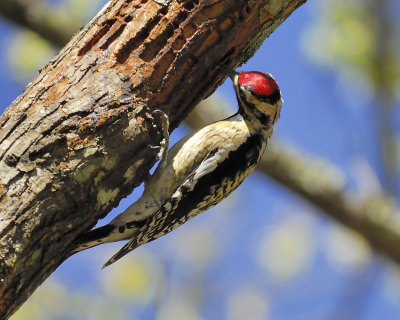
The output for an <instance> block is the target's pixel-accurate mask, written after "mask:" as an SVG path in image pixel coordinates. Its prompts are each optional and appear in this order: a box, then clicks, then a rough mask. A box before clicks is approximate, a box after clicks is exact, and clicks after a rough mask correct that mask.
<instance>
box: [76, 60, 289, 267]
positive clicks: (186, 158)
mask: <svg viewBox="0 0 400 320" xmlns="http://www.w3.org/2000/svg"><path fill="white" fill-rule="evenodd" d="M223 69H224V70H225V71H226V72H227V73H228V75H229V76H230V77H231V78H232V80H233V83H234V87H235V91H236V95H237V99H238V103H239V110H238V112H237V113H236V114H234V115H233V116H231V117H229V118H227V119H225V120H221V121H217V122H215V123H213V124H210V125H208V126H206V127H204V128H202V129H200V130H198V131H196V132H194V133H192V134H190V135H188V136H186V137H185V138H183V139H182V140H180V141H179V142H178V143H176V144H175V145H174V146H173V147H172V148H171V149H170V150H169V151H168V143H167V146H166V147H165V151H164V156H163V159H162V160H161V162H160V164H159V165H158V167H157V169H156V170H155V172H154V174H153V175H152V176H151V178H150V179H149V181H147V183H146V184H145V189H144V192H143V195H142V196H141V198H140V199H139V200H138V201H136V202H135V203H133V204H132V205H131V206H130V207H129V208H128V209H127V210H126V211H125V212H123V213H122V214H120V215H119V216H117V217H116V218H115V219H114V220H113V221H111V222H110V223H109V224H107V225H105V226H103V227H99V228H96V229H93V230H91V231H88V232H86V233H84V234H83V235H81V236H80V237H79V238H78V239H77V241H76V247H75V248H74V250H73V252H78V251H81V250H84V249H87V248H90V247H93V246H96V245H98V244H101V243H105V242H114V241H118V240H124V239H129V242H128V243H127V244H126V245H125V246H123V247H122V249H121V250H119V251H118V252H117V253H116V254H115V255H114V256H113V257H112V258H111V259H110V260H109V261H107V262H106V263H105V265H104V266H103V267H105V266H108V265H110V264H111V263H113V262H115V261H117V260H118V259H120V258H121V257H123V256H124V255H125V254H127V253H128V252H129V251H131V250H133V249H135V248H137V247H138V246H140V245H142V244H144V243H147V242H150V241H152V240H154V239H157V238H159V237H161V236H163V235H165V234H166V233H168V232H170V231H172V230H174V229H175V228H177V227H178V226H180V225H181V224H183V223H185V222H186V221H188V220H189V219H191V218H193V217H195V216H196V215H198V214H200V213H202V212H203V211H205V210H207V209H209V208H211V207H213V206H215V205H216V204H217V203H219V202H220V201H221V200H222V199H224V198H225V197H227V196H228V195H229V194H230V193H231V192H232V191H233V190H235V189H236V188H237V187H238V186H239V185H240V184H241V183H242V181H243V180H244V179H245V178H246V177H247V176H248V175H249V174H250V173H251V172H252V171H253V169H254V167H255V166H256V164H257V162H258V161H259V160H260V158H261V156H262V154H263V153H264V150H265V147H266V145H267V139H268V138H269V137H270V136H271V134H272V131H273V126H274V124H275V122H276V121H277V120H278V118H279V113H280V110H281V105H282V98H281V92H280V90H279V87H278V84H277V83H276V81H275V80H274V78H273V77H272V76H271V75H270V74H268V73H262V72H240V73H236V72H235V71H233V70H229V69H227V68H226V67H223ZM167 121H168V120H167V118H166V116H165V115H164V133H165V134H166V140H167V141H168V130H166V129H165V127H166V126H168V123H167Z"/></svg>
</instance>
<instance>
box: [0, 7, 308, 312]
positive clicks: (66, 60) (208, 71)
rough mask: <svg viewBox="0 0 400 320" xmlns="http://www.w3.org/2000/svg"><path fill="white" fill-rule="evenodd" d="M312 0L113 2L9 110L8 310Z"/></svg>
mask: <svg viewBox="0 0 400 320" xmlns="http://www.w3.org/2000/svg"><path fill="white" fill-rule="evenodd" d="M303 2H305V0H285V1H268V0H259V1H244V0H241V1H239V0H225V1H217V0H192V1H188V0H186V1H181V0H180V1H179V0H172V1H171V0H157V1H156V0H142V1H138V0H136V1H132V0H114V1H111V2H110V3H109V4H108V5H107V7H106V8H104V9H103V10H102V11H101V12H100V13H99V14H98V15H97V16H96V17H95V18H94V19H93V20H92V21H91V22H90V23H89V24H88V25H87V26H85V27H84V28H83V29H82V30H81V31H80V32H79V33H78V34H77V35H76V36H75V37H74V38H73V39H72V40H71V41H70V42H69V43H68V44H67V45H66V47H65V48H64V49H63V50H62V51H61V52H60V53H59V54H58V55H57V56H56V57H55V58H54V59H53V60H52V61H50V63H49V64H48V65H47V66H46V67H45V68H43V69H42V70H41V71H40V72H39V75H38V76H37V78H36V79H35V80H34V81H33V82H32V83H30V84H29V85H28V86H27V88H26V89H25V91H24V92H23V94H22V95H21V96H20V97H18V98H17V99H16V100H15V101H14V102H13V104H12V105H11V106H10V107H9V108H8V109H7V110H6V111H5V113H4V114H3V115H2V117H1V118H0V124H1V129H0V208H1V218H0V243H1V246H0V257H1V260H0V284H1V286H0V297H1V299H0V318H1V319H6V318H8V317H9V316H10V315H11V314H12V313H13V312H14V311H15V310H16V309H17V308H18V306H19V305H21V304H22V303H23V302H24V301H25V300H26V299H27V298H28V297H29V295H30V294H31V293H32V292H33V291H34V290H35V288H36V287H37V286H38V285H39V284H40V283H41V282H42V281H43V280H44V279H45V278H46V277H48V276H49V275H50V274H51V273H52V272H53V271H54V270H55V269H56V268H57V266H58V265H59V264H60V263H62V261H64V260H65V259H66V258H67V257H68V252H69V245H70V244H71V242H72V241H73V239H74V238H75V237H76V236H77V235H78V234H80V233H81V232H83V231H84V230H87V229H88V228H90V227H92V226H93V225H94V224H95V223H96V222H97V220H98V219H99V218H101V217H104V216H105V215H106V214H107V213H108V212H109V211H110V210H111V209H112V208H113V207H115V206H116V205H117V204H118V203H119V201H120V199H121V198H123V197H125V196H126V195H128V194H129V193H130V192H131V191H132V189H133V188H134V187H135V186H137V185H139V184H140V183H141V182H142V181H143V179H144V178H145V176H146V175H147V172H148V170H149V169H150V168H151V167H152V165H153V164H154V163H155V161H156V160H157V154H158V151H159V147H158V145H159V141H160V139H161V136H160V130H159V128H158V126H157V124H156V122H155V121H153V120H154V119H153V117H152V111H153V110H155V109H162V110H163V111H164V112H165V113H166V114H167V115H168V116H169V118H170V123H171V130H172V129H173V128H175V127H176V126H177V125H178V124H179V123H180V121H182V119H183V118H184V117H185V116H186V114H187V113H188V112H189V111H190V110H191V108H193V107H194V106H195V105H196V104H197V103H198V102H199V101H200V100H201V99H203V98H204V97H205V96H207V95H209V94H210V93H212V92H213V91H214V89H215V88H216V87H217V85H218V84H220V83H221V81H222V80H223V79H224V75H223V74H222V73H221V72H220V70H219V69H218V68H217V66H218V64H219V63H225V64H227V65H231V66H237V65H238V64H240V63H242V62H243V61H245V60H247V59H248V58H249V57H251V56H252V55H253V54H254V52H255V51H256V49H257V48H258V47H259V46H260V45H261V43H262V42H263V40H264V39H265V38H266V37H267V36H268V35H269V34H270V33H271V32H272V31H273V30H274V29H275V28H276V27H277V26H278V25H279V24H280V23H282V22H283V21H284V20H285V19H286V18H287V17H288V16H289V15H290V14H291V13H292V12H293V11H294V10H295V9H296V8H297V7H298V6H300V5H301V4H302V3H303Z"/></svg>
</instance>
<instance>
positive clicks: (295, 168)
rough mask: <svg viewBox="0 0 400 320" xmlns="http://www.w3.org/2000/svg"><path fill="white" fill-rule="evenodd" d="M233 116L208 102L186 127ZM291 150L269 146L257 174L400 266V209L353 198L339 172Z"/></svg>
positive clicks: (381, 201)
mask: <svg viewBox="0 0 400 320" xmlns="http://www.w3.org/2000/svg"><path fill="white" fill-rule="evenodd" d="M210 104H211V105H210ZM230 112H232V110H230V109H229V108H228V107H227V106H226V105H225V104H224V103H223V102H221V101H218V100H217V101H216V100H214V99H208V100H206V101H204V102H202V103H200V105H199V106H198V107H197V108H196V109H195V110H193V111H192V113H191V114H190V115H189V116H188V118H187V119H186V123H187V124H188V125H189V126H191V127H192V128H193V129H198V128H201V127H203V126H204V125H206V124H208V123H211V122H213V121H217V120H220V119H223V118H224V117H226V116H227V115H228V114H229V113H230ZM279 145H281V144H279ZM288 150H290V148H287V147H283V146H278V143H270V144H269V145H268V148H267V151H266V152H265V155H264V157H263V158H262V160H261V161H260V163H259V165H258V166H257V168H258V170H260V171H261V172H262V173H263V174H265V175H266V176H268V177H269V178H271V179H273V180H275V181H277V182H279V183H280V184H281V185H283V186H284V187H285V188H288V189H289V190H291V191H292V192H294V193H295V194H296V195H298V196H300V198H301V199H305V200H307V201H308V202H309V203H311V204H312V205H314V206H315V207H317V208H319V209H320V210H322V212H323V213H325V214H326V215H327V216H329V217H331V218H332V219H334V220H335V221H338V222H340V223H341V224H343V225H345V226H347V227H349V228H352V229H354V230H355V231H357V232H359V233H360V234H361V235H362V236H363V237H364V238H365V239H366V240H367V241H368V243H369V244H370V245H371V247H372V248H373V249H375V250H377V251H378V252H380V253H383V254H384V255H386V256H387V257H388V258H390V259H392V260H393V261H395V262H396V263H397V264H400V250H398V247H399V243H400V220H399V219H398V218H397V216H396V215H395V214H394V213H395V212H397V211H398V209H397V208H394V207H393V206H392V204H391V203H390V202H389V201H388V199H387V198H385V197H384V196H383V195H381V196H377V197H375V198H368V199H361V198H358V197H357V196H356V195H353V194H350V193H349V192H347V191H346V190H345V188H344V181H342V179H340V177H342V176H343V175H341V174H340V172H339V170H338V169H336V168H334V167H333V166H331V165H329V164H328V163H326V162H324V161H319V160H317V159H311V158H309V157H306V156H305V155H302V154H300V153H298V152H296V151H293V150H292V151H288Z"/></svg>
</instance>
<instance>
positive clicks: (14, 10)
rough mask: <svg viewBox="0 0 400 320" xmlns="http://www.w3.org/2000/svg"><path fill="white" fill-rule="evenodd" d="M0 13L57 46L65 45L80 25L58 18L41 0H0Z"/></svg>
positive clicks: (49, 6) (52, 9)
mask: <svg viewBox="0 0 400 320" xmlns="http://www.w3.org/2000/svg"><path fill="white" fill-rule="evenodd" d="M0 15H1V16H2V17H3V18H5V19H7V20H9V21H10V22H12V23H15V24H17V25H20V26H22V27H25V28H27V29H30V30H32V31H34V32H36V33H37V34H39V35H40V36H42V37H43V38H44V39H46V40H48V41H49V42H50V43H52V44H54V45H55V46H57V47H62V46H63V45H65V44H66V43H67V41H68V40H69V39H71V37H72V35H73V34H74V33H75V32H76V31H77V30H78V28H79V27H80V26H79V25H76V24H74V23H73V22H74V21H73V20H71V19H60V15H59V14H56V13H55V12H54V8H53V7H52V6H51V5H50V4H49V3H44V2H43V1H42V0H35V1H32V0H1V1H0ZM63 21H65V22H66V23H62V22H63Z"/></svg>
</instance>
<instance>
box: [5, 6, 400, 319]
mask: <svg viewBox="0 0 400 320" xmlns="http://www.w3.org/2000/svg"><path fill="white" fill-rule="evenodd" d="M1 1H4V3H5V2H6V0H1ZM19 2H21V0H19ZM25 3H26V6H27V8H29V10H27V12H26V13H27V15H28V16H30V17H31V20H33V21H34V20H35V19H38V17H39V19H38V20H39V21H40V22H42V23H43V24H47V29H48V30H52V29H54V30H61V31H63V32H65V34H72V33H74V32H76V31H77V30H78V29H79V27H81V26H82V25H84V24H85V23H86V22H87V21H89V20H90V19H91V17H93V16H94V14H95V13H96V12H97V11H98V10H99V9H100V8H101V7H102V6H103V5H104V4H105V1H104V0H85V1H79V0H58V1H46V0H35V1H25ZM35 6H36V8H35ZM37 8H39V9H37ZM47 14H48V15H47ZM0 16H2V17H3V18H4V16H7V14H5V13H4V12H1V10H0ZM8 19H11V20H12V17H10V16H8ZM28 20H29V19H28ZM37 31H38V30H37ZM39 33H40V31H39ZM61 34H62V32H61ZM43 36H44V37H43ZM46 38H47V39H46ZM63 42H64V39H63V37H62V36H60V35H57V34H56V36H54V35H53V36H46V35H43V34H42V35H40V34H38V33H36V32H33V31H32V30H29V28H27V27H26V26H25V27H23V26H21V25H19V24H18V23H15V22H14V23H11V22H10V21H9V20H6V19H1V20H0V110H1V112H2V111H3V110H4V109H5V108H6V107H7V106H8V105H9V104H10V103H11V102H12V101H13V100H14V99H15V98H16V97H17V96H18V95H19V94H20V93H21V92H22V90H23V88H24V87H25V85H26V84H27V82H29V81H30V80H31V79H33V77H34V76H35V75H36V74H37V70H38V69H39V68H40V67H42V66H44V65H45V64H46V63H47V62H48V61H49V59H50V58H51V57H52V56H53V55H54V54H55V53H56V52H57V50H58V48H59V46H60V45H61V44H62V43H63ZM239 70H247V71H249V70H260V71H266V72H270V73H272V74H273V75H274V77H275V78H276V80H277V81H278V83H279V85H280V87H281V90H282V94H283V98H284V100H285V102H284V105H283V108H282V113H281V119H280V121H279V123H278V125H277V126H276V128H275V132H274V136H273V139H272V140H273V141H271V146H272V147H275V148H278V149H281V150H284V152H287V153H288V154H289V155H291V156H292V158H293V161H294V162H296V161H301V163H302V164H303V165H304V166H308V167H309V169H310V170H309V171H308V172H309V174H308V175H307V176H305V177H304V183H305V184H308V185H311V186H312V185H313V184H314V183H315V185H317V186H318V184H317V183H316V182H315V181H317V180H318V178H320V176H321V173H323V178H324V179H327V180H328V183H331V184H333V185H335V186H338V188H339V189H340V190H341V191H340V192H341V193H343V194H342V196H343V197H345V198H346V199H349V200H352V199H354V200H356V201H358V202H360V203H362V202H363V201H369V200H371V199H378V200H379V201H378V200H377V201H376V202H374V205H376V206H377V215H378V213H379V212H381V211H382V206H383V207H384V211H385V210H386V211H387V212H389V214H390V215H392V216H393V217H394V218H395V219H397V218H398V217H397V216H398V215H399V210H398V209H397V208H398V205H399V196H400V192H399V191H400V189H399V163H400V162H399V158H400V152H399V150H400V149H399V147H400V144H399V128H400V114H399V100H400V90H399V87H400V76H399V74H400V2H398V1H396V0H351V1H350V0H309V1H308V2H307V3H306V4H305V5H303V6H301V7H300V8H299V9H298V10H296V11H295V13H294V14H293V15H292V16H291V17H290V18H289V19H287V20H286V21H285V22H284V23H283V24H282V25H281V26H280V27H279V28H278V29H277V30H276V31H275V32H274V33H273V34H272V35H271V36H270V37H269V38H268V39H267V40H266V41H265V43H264V44H263V46H262V47H261V48H260V50H258V51H257V53H256V54H255V55H254V57H253V58H252V59H250V60H249V61H248V63H247V64H245V65H243V66H242V67H241V68H239ZM188 94H190V93H188ZM216 96H217V97H215V96H214V97H213V98H211V99H212V101H209V102H208V103H206V105H208V108H211V109H208V110H212V108H216V107H215V106H217V107H218V106H221V110H224V111H223V112H226V115H229V114H230V113H233V112H235V109H236V101H235V97H234V91H233V88H232V84H231V82H230V80H227V81H226V82H225V83H224V84H223V85H222V86H221V87H220V88H219V89H218V90H217V92H216ZM210 105H211V107H210ZM222 106H224V107H223V108H222ZM206 110H207V109H206ZM202 112H203V113H204V112H205V113H207V112H211V111H202ZM200 113H201V112H200ZM190 130H191V128H190V127H189V126H185V125H182V126H181V127H180V128H178V129H177V130H175V131H174V133H173V135H172V137H171V140H172V142H174V141H177V140H179V139H180V138H181V137H182V136H184V135H185V134H187V133H188V132H190ZM267 152H268V150H267ZM310 173H311V174H310ZM313 173H314V174H313ZM301 174H303V173H302V172H300V171H299V175H301ZM142 191H143V190H142V189H141V188H138V189H136V190H135V191H134V193H133V194H132V195H131V196H129V197H128V198H126V199H124V200H123V201H121V203H120V205H119V207H118V208H116V209H114V210H113V211H112V212H111V213H110V215H109V217H107V218H106V219H104V220H103V221H100V222H99V224H104V223H106V222H107V221H109V220H111V219H112V217H114V216H115V215H116V214H119V213H121V212H123V210H124V209H125V208H126V207H127V206H128V205H129V204H130V203H132V201H134V200H135V199H137V198H138V197H139V196H140V194H141V192H142ZM377 219H379V217H377ZM121 246H122V243H115V244H107V245H102V246H100V247H96V248H94V249H91V250H88V251H85V252H82V253H79V254H77V255H75V256H73V257H71V258H70V259H68V260H67V261H66V262H65V263H64V264H62V265H61V266H60V267H59V268H58V269H57V271H56V272H55V273H54V274H53V275H52V276H51V277H50V278H49V279H47V280H46V281H45V282H44V284H43V285H42V286H41V287H39V289H38V290H37V291H36V292H35V293H34V294H33V296H32V297H31V298H30V299H29V300H28V302H26V303H25V304H24V305H23V306H22V307H21V309H20V310H19V311H17V313H16V314H15V315H14V316H13V317H12V319H13V320H22V319H30V320H35V319H41V320H44V319H59V320H70V319H71V320H72V319H163V320H164V319H167V320H169V319H175V320H180V319H193V320H200V319H230V320H240V319H252V320H261V319H279V320H289V319H290V320H291V319H296V320H302V319H304V320H313V319H332V320H333V319H357V320H358V319H360V320H361V319H362V320H373V319H374V320H375V319H387V320H390V319H399V318H400V272H399V265H398V263H396V262H395V261H393V260H392V259H390V258H388V257H384V256H382V255H380V254H379V253H377V252H374V250H373V249H371V247H370V246H369V245H368V242H367V241H366V240H365V239H364V238H363V237H362V236H360V235H359V234H357V233H355V232H354V231H351V230H350V229H348V228H347V227H345V226H343V225H341V224H338V223H337V222H336V221H335V220H334V219H331V218H329V217H327V216H326V215H325V214H324V212H322V211H321V210H320V209H318V208H317V207H315V206H314V205H313V204H312V203H310V202H307V201H305V200H304V199H303V198H302V197H301V196H299V195H296V194H294V193H293V192H292V191H290V190H289V189H288V188H287V186H285V185H284V184H277V183H276V182H274V181H272V180H271V179H268V178H267V177H266V176H265V175H263V174H261V173H260V172H255V173H253V174H252V175H251V176H250V177H249V178H248V179H247V180H246V181H245V182H244V183H243V184H242V186H241V187H240V188H239V189H238V190H237V191H235V192H234V193H233V194H232V195H231V196H230V197H229V198H228V199H226V200H224V201H223V202H222V203H221V204H220V205H218V206H217V207H215V208H213V209H212V210H209V211H208V212H206V213H204V214H202V215H200V216H199V217H197V218H195V219H193V220H191V221H190V222H189V223H187V224H185V225H184V226H182V227H180V228H178V229H177V230H176V231H174V232H172V233H171V234H168V235H167V236H164V237H163V238H161V239H159V240H157V241H154V242H152V243H150V244H147V245H145V246H142V247H140V248H138V249H136V250H135V251H134V252H132V253H131V254H129V255H128V256H127V257H125V258H124V259H122V260H121V261H119V262H118V263H116V264H114V265H112V266H111V267H109V268H106V269H104V270H101V269H100V267H101V265H102V264H103V263H104V262H105V261H106V260H107V259H108V258H109V257H110V256H111V255H112V254H113V253H114V252H115V251H116V250H118V249H119V248H120V247H121ZM399 250H400V243H399Z"/></svg>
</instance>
